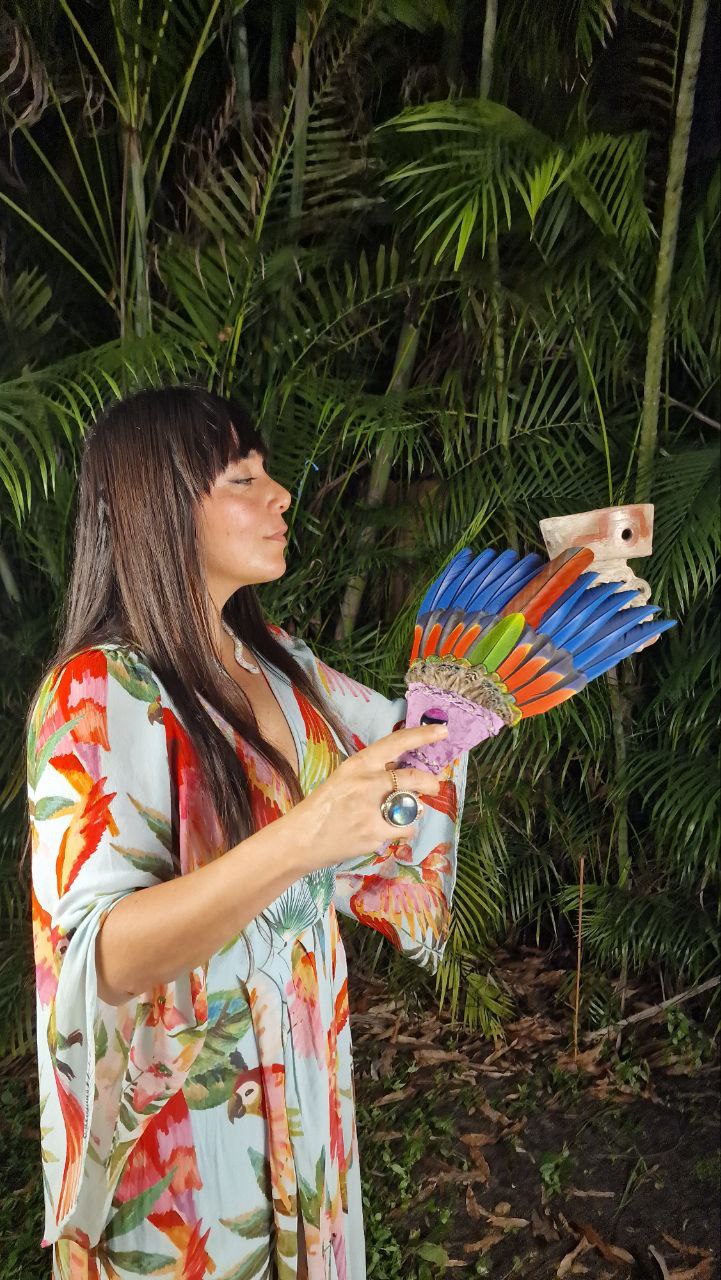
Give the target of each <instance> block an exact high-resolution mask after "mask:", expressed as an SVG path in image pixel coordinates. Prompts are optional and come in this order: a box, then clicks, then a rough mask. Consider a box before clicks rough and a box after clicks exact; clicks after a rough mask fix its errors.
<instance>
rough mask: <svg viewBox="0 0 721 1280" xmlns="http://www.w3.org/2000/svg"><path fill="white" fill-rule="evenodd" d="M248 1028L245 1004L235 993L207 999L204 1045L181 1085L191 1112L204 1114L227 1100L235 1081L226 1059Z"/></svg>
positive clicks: (235, 1074) (234, 1070) (217, 993)
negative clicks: (202, 1112)
mask: <svg viewBox="0 0 721 1280" xmlns="http://www.w3.org/2000/svg"><path fill="white" fill-rule="evenodd" d="M249 1027H250V1009H249V1008H248V1002H247V1000H246V999H245V998H244V996H243V995H242V994H241V993H240V992H239V991H214V992H211V993H210V994H209V996H208V1029H207V1031H206V1033H205V1043H204V1044H203V1048H202V1049H201V1051H200V1053H199V1054H198V1057H197V1058H196V1060H195V1062H194V1063H193V1066H192V1067H191V1069H190V1071H189V1073H188V1077H187V1079H186V1082H185V1086H184V1090H183V1092H184V1093H185V1099H186V1102H187V1104H188V1106H189V1107H190V1109H191V1111H205V1110H208V1109H209V1108H210V1107H218V1106H221V1104H222V1103H225V1102H227V1101H228V1100H229V1098H230V1097H231V1095H232V1093H233V1086H234V1084H235V1081H236V1079H237V1077H238V1067H237V1066H236V1065H234V1063H233V1062H232V1061H231V1058H230V1055H231V1053H232V1050H233V1049H234V1047H235V1046H236V1045H237V1044H238V1041H239V1040H241V1039H242V1038H243V1036H244V1035H245V1034H246V1032H247V1031H248V1028H249Z"/></svg>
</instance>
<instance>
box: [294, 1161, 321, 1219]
mask: <svg viewBox="0 0 721 1280" xmlns="http://www.w3.org/2000/svg"><path fill="white" fill-rule="evenodd" d="M324 1188H325V1151H322V1152H321V1154H320V1156H319V1157H318V1163H317V1164H316V1167H315V1188H313V1187H309V1186H308V1183H307V1182H305V1181H304V1180H303V1178H302V1177H301V1176H300V1174H299V1175H298V1192H299V1196H300V1207H301V1209H302V1211H303V1217H304V1218H305V1220H306V1222H308V1223H310V1224H311V1225H312V1226H314V1227H318V1229H320V1210H321V1205H322V1203H323V1191H324Z"/></svg>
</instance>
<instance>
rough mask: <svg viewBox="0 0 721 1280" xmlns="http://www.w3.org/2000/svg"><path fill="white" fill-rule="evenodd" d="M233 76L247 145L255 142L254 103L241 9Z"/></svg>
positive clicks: (235, 24) (235, 35)
mask: <svg viewBox="0 0 721 1280" xmlns="http://www.w3.org/2000/svg"><path fill="white" fill-rule="evenodd" d="M233 77H234V79H235V101H236V103H237V106H238V122H239V124H240V136H241V138H242V139H243V141H244V142H245V144H246V146H248V147H251V146H252V144H253V103H252V100H251V96H250V61H249V58H248V28H247V25H246V22H245V12H244V10H242V9H241V11H240V13H239V14H237V16H236V18H235V19H234V22H233Z"/></svg>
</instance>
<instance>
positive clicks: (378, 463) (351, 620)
mask: <svg viewBox="0 0 721 1280" xmlns="http://www.w3.org/2000/svg"><path fill="white" fill-rule="evenodd" d="M419 338H420V326H419V325H417V324H416V322H415V317H413V318H410V317H409V316H408V315H406V316H405V318H404V320H403V324H402V326H401V332H400V336H399V338H398V347H397V350H396V359H395V364H394V368H393V373H392V375H391V379H390V382H389V384H388V391H389V392H396V391H405V390H407V388H408V386H409V385H410V380H411V377H412V376H413V367H414V365H415V360H416V354H417V352H418V341H419ZM394 436H395V432H394V431H393V429H392V428H390V427H388V428H387V429H386V430H385V431H384V432H383V434H382V435H381V438H380V442H379V445H378V448H377V450H376V455H375V458H374V460H373V466H372V468H371V474H370V480H369V482H368V489H367V491H366V499H365V501H366V506H367V507H379V506H380V505H381V504H382V502H383V500H384V498H385V495H386V490H387V488H388V481H389V478H390V474H391V464H392V461H393V440H394ZM374 541H375V529H374V528H373V527H372V525H370V524H364V525H363V526H362V527H361V529H360V532H359V535H358V547H359V550H360V551H365V550H368V549H369V548H370V547H371V546H372V545H373V543H374ZM367 581H368V574H367V573H366V572H360V573H356V574H354V575H353V577H352V578H351V579H350V581H349V582H348V585H347V587H346V589H345V592H344V594H343V599H342V601H341V606H340V618H339V620H338V624H337V626H336V632H335V639H336V641H338V642H342V641H343V640H346V639H348V637H349V636H350V635H351V634H352V632H353V628H354V626H355V623H356V619H357V617H358V610H359V609H360V603H361V600H362V598H363V592H364V591H365V587H366V583H367Z"/></svg>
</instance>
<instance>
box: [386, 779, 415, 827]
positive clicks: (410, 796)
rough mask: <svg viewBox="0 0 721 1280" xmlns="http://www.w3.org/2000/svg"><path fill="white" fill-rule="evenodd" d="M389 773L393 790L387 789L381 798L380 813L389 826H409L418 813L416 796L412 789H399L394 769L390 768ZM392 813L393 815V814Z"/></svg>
mask: <svg viewBox="0 0 721 1280" xmlns="http://www.w3.org/2000/svg"><path fill="white" fill-rule="evenodd" d="M390 775H391V777H392V779H393V790H392V791H389V792H388V795H387V796H386V797H385V799H384V800H383V803H382V804H381V807H380V808H381V813H382V814H383V817H384V818H385V820H386V822H387V823H388V824H389V826H391V827H407V826H410V824H411V823H412V822H415V820H416V818H417V817H418V814H419V813H420V804H419V802H418V797H417V795H416V794H415V792H414V791H401V790H399V788H398V779H397V778H396V774H395V770H394V769H391V770H390ZM394 813H395V815H396V816H395V817H394V816H393V815H394Z"/></svg>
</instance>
